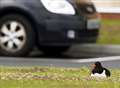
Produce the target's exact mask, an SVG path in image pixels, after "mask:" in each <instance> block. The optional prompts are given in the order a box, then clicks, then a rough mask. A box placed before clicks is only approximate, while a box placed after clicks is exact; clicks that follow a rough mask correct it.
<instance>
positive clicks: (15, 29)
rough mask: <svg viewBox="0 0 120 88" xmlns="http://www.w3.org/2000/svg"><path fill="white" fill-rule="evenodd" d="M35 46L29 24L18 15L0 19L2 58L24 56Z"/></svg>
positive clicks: (0, 50) (0, 49)
mask: <svg viewBox="0 0 120 88" xmlns="http://www.w3.org/2000/svg"><path fill="white" fill-rule="evenodd" d="M34 44H35V41H34V32H33V29H32V26H31V23H30V22H29V21H28V20H27V19H26V18H25V17H24V16H21V15H18V14H10V15H6V16H4V17H2V18H1V19H0V54H1V55H4V56H20V57H21V56H26V55H28V54H29V53H30V51H31V50H32V49H33V47H34Z"/></svg>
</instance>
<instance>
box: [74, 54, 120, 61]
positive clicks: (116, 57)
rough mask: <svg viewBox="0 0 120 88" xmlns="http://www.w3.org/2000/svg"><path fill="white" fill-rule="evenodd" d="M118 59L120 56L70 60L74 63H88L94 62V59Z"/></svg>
mask: <svg viewBox="0 0 120 88" xmlns="http://www.w3.org/2000/svg"><path fill="white" fill-rule="evenodd" d="M115 60H120V56H111V57H99V58H91V59H90V58H88V59H82V60H81V59H80V60H72V62H75V63H90V62H96V61H100V62H101V61H115Z"/></svg>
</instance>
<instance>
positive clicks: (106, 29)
mask: <svg viewBox="0 0 120 88" xmlns="http://www.w3.org/2000/svg"><path fill="white" fill-rule="evenodd" d="M97 43H98V44H120V20H105V19H103V20H102V27H101V29H100V35H99V38H98V41H97Z"/></svg>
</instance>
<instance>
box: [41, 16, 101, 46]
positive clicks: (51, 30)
mask: <svg viewBox="0 0 120 88" xmlns="http://www.w3.org/2000/svg"><path fill="white" fill-rule="evenodd" d="M99 25H100V23H99V21H97V18H96V19H93V20H92V19H90V20H86V19H82V20H79V18H77V17H69V19H66V18H64V19H63V18H59V19H51V20H45V23H44V29H45V30H42V31H40V32H39V35H40V37H39V41H40V44H41V45H71V44H77V43H94V42H96V39H97V37H98V34H99ZM88 27H89V28H88Z"/></svg>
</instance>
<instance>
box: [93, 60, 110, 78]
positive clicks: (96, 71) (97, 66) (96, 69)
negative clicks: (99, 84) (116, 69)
mask: <svg viewBox="0 0 120 88" xmlns="http://www.w3.org/2000/svg"><path fill="white" fill-rule="evenodd" d="M110 76H111V73H110V71H109V70H108V69H106V68H104V67H103V66H102V64H101V63H100V62H95V63H94V64H93V65H92V71H91V77H100V78H107V77H110Z"/></svg>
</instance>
